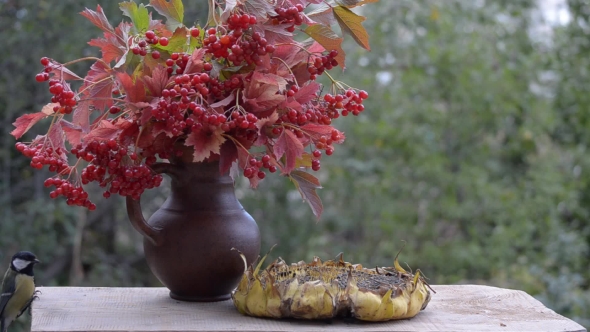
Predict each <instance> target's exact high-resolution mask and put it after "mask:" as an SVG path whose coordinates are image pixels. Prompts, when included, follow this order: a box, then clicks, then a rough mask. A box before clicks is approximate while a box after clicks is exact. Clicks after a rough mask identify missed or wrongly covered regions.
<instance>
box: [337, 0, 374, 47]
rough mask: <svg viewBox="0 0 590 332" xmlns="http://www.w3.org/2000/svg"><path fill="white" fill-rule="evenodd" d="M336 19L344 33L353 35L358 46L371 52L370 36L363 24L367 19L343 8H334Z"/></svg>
mask: <svg viewBox="0 0 590 332" xmlns="http://www.w3.org/2000/svg"><path fill="white" fill-rule="evenodd" d="M334 17H336V20H337V21H338V24H339V25H340V28H341V29H342V31H343V32H344V33H347V34H349V35H351V37H352V38H353V39H354V40H355V41H356V42H357V44H359V45H360V46H362V47H363V48H364V49H366V50H368V51H370V50H371V47H369V34H368V33H367V30H365V28H364V27H363V26H362V24H361V22H363V21H364V20H365V19H366V18H365V17H363V16H360V15H357V14H355V13H354V12H353V11H351V10H350V9H348V8H346V7H343V6H336V7H334Z"/></svg>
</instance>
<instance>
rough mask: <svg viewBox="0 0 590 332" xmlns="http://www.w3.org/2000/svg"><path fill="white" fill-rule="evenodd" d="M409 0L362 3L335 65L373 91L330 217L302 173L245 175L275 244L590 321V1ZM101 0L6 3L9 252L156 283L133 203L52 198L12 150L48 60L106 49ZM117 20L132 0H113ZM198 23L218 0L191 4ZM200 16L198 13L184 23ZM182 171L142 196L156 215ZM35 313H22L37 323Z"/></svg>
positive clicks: (346, 122)
mask: <svg viewBox="0 0 590 332" xmlns="http://www.w3.org/2000/svg"><path fill="white" fill-rule="evenodd" d="M547 2H548V1H545V0H541V1H533V0H522V1H507V0H479V1H470V0H469V1H467V0H464V1H461V0H449V1H442V0H438V1H437V0H429V1H427V0H421V1H414V0H397V1H381V2H380V3H378V4H376V5H371V6H367V7H366V9H365V10H364V12H363V14H364V15H366V16H367V17H368V20H367V21H366V22H365V26H366V27H367V30H368V31H369V32H370V34H371V46H372V50H373V51H372V52H370V53H368V52H364V51H360V50H357V47H355V46H354V45H352V44H349V45H347V46H348V47H347V48H346V50H347V54H348V63H347V64H348V68H347V70H346V71H345V72H344V73H340V74H338V75H337V76H338V77H339V78H341V79H342V80H345V81H347V82H352V83H353V85H354V86H355V87H358V88H362V89H365V90H367V91H369V92H370V95H371V97H370V99H369V100H368V101H367V103H366V106H367V111H366V112H365V113H363V115H362V116H360V117H358V118H352V117H350V118H345V119H339V124H337V126H339V128H342V129H344V131H345V132H346V134H347V141H346V143H345V144H344V145H343V146H341V147H337V149H336V153H335V154H334V156H332V157H330V158H325V159H324V160H323V162H322V170H321V171H320V172H319V176H320V177H321V179H322V181H323V184H324V187H325V189H323V190H321V191H320V195H321V197H322V199H323V201H324V205H325V207H326V210H325V212H324V216H323V217H322V219H321V220H320V221H318V222H316V221H315V220H314V218H313V216H312V214H311V212H310V211H309V209H308V207H307V206H306V205H304V204H303V203H302V202H301V199H300V197H299V195H298V194H297V192H296V191H295V188H294V187H293V185H292V184H290V183H289V182H288V180H286V179H284V178H279V177H267V179H265V180H264V181H263V182H262V184H261V186H260V188H259V189H258V190H256V191H253V190H250V189H248V188H247V187H246V186H245V184H244V183H238V185H237V191H238V195H239V196H240V198H241V201H242V203H243V205H244V206H245V207H246V209H247V210H248V211H250V212H251V214H252V215H253V216H254V217H255V219H256V220H257V221H258V223H259V225H260V228H261V232H262V234H263V250H267V248H269V247H270V246H271V245H272V244H275V243H277V244H278V246H277V248H276V249H275V251H274V252H273V256H279V255H280V256H282V257H283V258H285V259H286V260H287V261H299V260H302V259H306V260H307V259H310V258H311V257H312V256H313V255H318V256H321V257H322V258H331V257H334V256H336V255H337V254H338V253H339V252H344V253H345V258H347V260H349V261H354V262H361V263H364V264H368V265H387V264H391V263H392V260H393V257H394V255H395V253H396V252H397V251H398V250H399V249H400V248H401V247H402V245H403V242H402V241H406V242H407V245H406V247H405V249H404V250H403V252H402V260H403V261H405V262H408V263H409V265H411V266H412V267H420V268H421V269H422V270H423V271H425V272H426V274H427V276H428V277H429V278H430V280H431V282H432V283H433V284H442V283H478V284H486V285H494V286H499V287H508V288H514V289H521V290H524V291H526V292H528V293H530V294H532V295H533V296H535V297H536V298H538V299H539V300H540V301H542V302H543V303H544V304H545V305H547V306H548V307H550V308H552V309H554V310H555V311H557V312H559V313H561V314H563V315H565V316H567V317H570V318H572V319H574V320H576V321H578V322H580V323H581V324H583V325H585V326H586V327H590V269H589V264H590V223H589V220H590V171H589V170H590V153H588V149H589V148H590V4H588V2H587V1H585V0H567V3H565V6H566V8H565V9H564V15H565V16H564V17H565V18H569V19H565V20H561V21H560V22H558V23H555V22H553V24H551V23H552V22H546V21H545V20H544V19H543V18H544V17H545V15H544V14H546V13H545V12H544V11H543V10H542V9H541V8H542V6H540V5H544V4H546V3H547ZM95 4H96V1H74V0H64V1H49V0H0V36H1V40H2V43H3V45H4V47H3V49H4V51H3V55H2V56H1V57H0V121H1V124H0V216H1V217H0V220H1V222H0V266H7V265H8V262H9V259H10V256H11V255H12V254H13V253H14V252H15V251H17V250H19V249H29V250H32V251H34V252H36V253H37V254H38V255H39V256H40V258H41V260H42V261H43V264H42V265H41V266H39V268H38V272H37V279H38V284H39V285H44V286H50V285H72V286H73V285H87V286H90V285H92V286H145V285H151V286H157V285H158V281H157V280H156V279H155V278H154V277H153V276H152V275H151V273H150V272H149V270H148V268H147V266H146V264H145V261H144V259H143V254H142V247H141V238H140V237H139V235H138V234H136V233H135V232H134V231H133V229H132V228H131V227H130V225H129V222H128V221H127V218H126V215H125V212H124V204H123V200H122V199H121V198H118V197H113V198H110V199H109V200H104V199H102V197H101V195H100V191H99V190H98V188H97V189H96V191H95V194H94V197H95V199H94V201H95V202H96V203H97V205H98V211H101V212H100V213H98V212H94V213H92V212H90V213H88V212H86V211H84V210H83V209H80V208H71V207H67V206H66V205H65V202H63V201H62V200H51V199H49V198H48V195H47V190H46V189H45V188H44V187H43V180H44V179H45V178H46V177H47V176H46V175H47V174H44V173H43V172H33V170H32V169H31V168H30V167H28V160H26V159H25V158H23V157H22V156H21V155H19V154H18V153H17V152H16V150H15V149H14V143H15V141H14V138H13V137H12V136H10V135H9V132H10V131H11V130H12V126H11V123H12V122H13V121H14V120H15V119H16V118H17V117H18V116H19V115H21V114H23V113H25V112H31V111H34V110H37V109H39V108H40V106H41V105H43V104H45V103H46V102H47V100H48V98H49V97H48V96H49V93H48V92H47V89H46V86H45V85H43V84H37V83H36V82H35V81H34V75H35V74H36V73H37V72H38V71H39V70H41V65H40V64H39V62H38V61H39V58H41V57H42V56H49V57H52V58H54V59H57V60H58V61H64V62H65V61H68V60H72V59H75V58H78V57H81V56H84V55H92V54H95V55H98V51H97V50H96V49H94V48H91V47H89V46H87V45H86V44H85V42H86V41H87V40H89V39H90V38H94V36H97V35H98V34H99V31H98V29H96V28H95V27H94V26H92V25H91V23H89V22H87V21H85V20H84V18H83V17H81V16H80V15H77V13H78V12H80V11H81V10H82V9H83V8H84V6H88V7H91V8H94V7H95ZM101 5H102V6H103V7H104V9H105V12H106V13H107V16H108V17H110V18H111V21H112V23H115V22H118V21H119V20H120V18H121V16H120V14H119V12H118V6H117V2H116V1H102V3H101ZM186 6H187V7H190V8H187V10H188V11H189V12H188V13H187V14H186V15H185V17H187V18H189V20H191V19H192V20H194V21H197V20H198V19H199V18H200V17H201V18H202V17H203V14H205V13H206V10H205V9H204V8H205V6H206V2H205V1H200V2H187V3H186ZM185 23H188V22H185ZM74 69H75V71H76V70H77V71H78V72H79V73H80V72H83V71H84V69H85V67H83V65H80V66H78V67H77V68H74ZM166 193H167V185H163V186H162V187H161V188H159V189H156V190H152V191H150V192H149V193H146V194H144V197H143V202H144V204H143V205H144V208H145V213H146V215H148V214H149V213H151V212H152V211H154V210H155V209H156V208H157V207H158V206H159V205H160V204H161V203H162V201H163V199H164V198H165V197H166ZM21 327H22V324H21Z"/></svg>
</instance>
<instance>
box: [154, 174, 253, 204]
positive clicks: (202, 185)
mask: <svg viewBox="0 0 590 332" xmlns="http://www.w3.org/2000/svg"><path fill="white" fill-rule="evenodd" d="M176 166H178V167H177V171H176V172H175V174H173V175H171V178H172V183H171V185H172V186H171V195H170V196H169V197H168V200H167V201H166V203H165V207H166V208H168V209H172V210H216V209H225V210H227V209H240V210H241V209H243V207H242V205H241V204H240V202H239V201H238V200H237V198H236V195H235V191H234V183H233V180H232V178H231V177H230V176H229V174H223V175H221V174H219V163H218V162H210V163H177V164H176ZM163 207H164V206H163Z"/></svg>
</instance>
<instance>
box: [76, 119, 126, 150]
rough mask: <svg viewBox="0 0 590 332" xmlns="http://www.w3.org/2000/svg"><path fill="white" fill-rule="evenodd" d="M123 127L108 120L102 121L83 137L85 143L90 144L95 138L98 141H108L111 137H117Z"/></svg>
mask: <svg viewBox="0 0 590 332" xmlns="http://www.w3.org/2000/svg"><path fill="white" fill-rule="evenodd" d="M120 132H121V129H119V128H118V127H117V126H115V125H113V124H112V123H110V122H109V121H107V120H102V121H100V123H99V125H98V126H97V127H95V128H94V129H92V130H91V131H90V132H89V133H88V135H86V136H85V137H84V138H83V143H84V144H88V143H90V142H92V141H94V140H97V141H108V140H110V139H114V138H117V136H118V135H119V133H120Z"/></svg>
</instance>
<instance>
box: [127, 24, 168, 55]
mask: <svg viewBox="0 0 590 332" xmlns="http://www.w3.org/2000/svg"><path fill="white" fill-rule="evenodd" d="M169 42H170V41H169V40H168V38H166V37H158V36H156V33H155V32H153V31H152V30H148V31H146V33H145V38H143V39H140V40H139V41H138V42H137V43H136V44H135V46H133V47H132V48H131V52H133V54H135V55H140V56H146V55H147V54H148V45H158V44H160V45H161V46H167V45H168V43H169ZM150 54H151V56H152V58H154V59H159V58H160V51H158V50H154V49H152V50H151V52H150Z"/></svg>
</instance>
